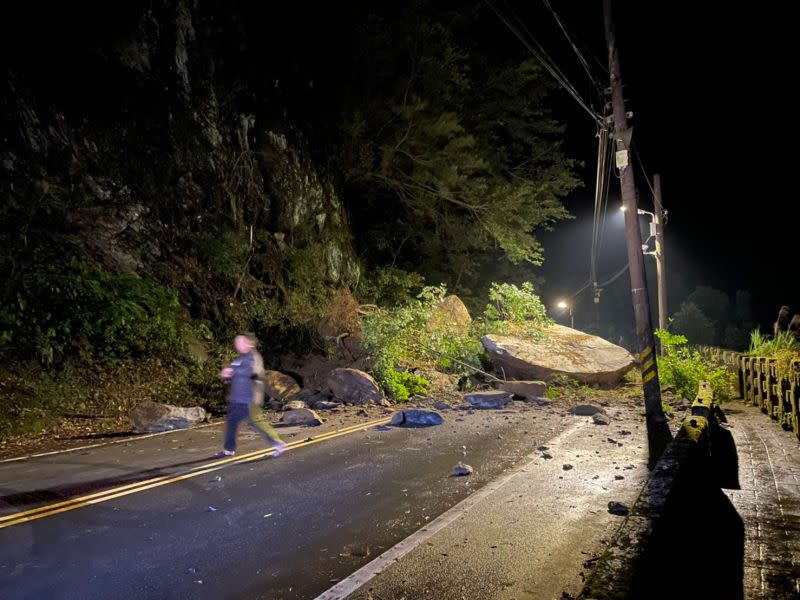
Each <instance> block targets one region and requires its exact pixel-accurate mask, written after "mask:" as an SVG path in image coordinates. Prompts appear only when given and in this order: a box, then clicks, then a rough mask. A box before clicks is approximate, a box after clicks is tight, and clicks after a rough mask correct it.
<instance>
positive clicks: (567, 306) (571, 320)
mask: <svg viewBox="0 0 800 600" xmlns="http://www.w3.org/2000/svg"><path fill="white" fill-rule="evenodd" d="M557 306H558V308H560V309H561V310H567V309H569V326H570V327H572V329H575V315H574V314H573V312H572V305H571V304H567V302H566V301H564V300H561V301H560V302H559V303H558V304H557Z"/></svg>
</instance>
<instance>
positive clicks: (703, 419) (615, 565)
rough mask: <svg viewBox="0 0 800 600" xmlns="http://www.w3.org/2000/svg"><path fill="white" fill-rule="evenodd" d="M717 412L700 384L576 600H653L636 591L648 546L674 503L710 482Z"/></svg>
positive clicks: (706, 390)
mask: <svg viewBox="0 0 800 600" xmlns="http://www.w3.org/2000/svg"><path fill="white" fill-rule="evenodd" d="M715 409H716V407H715V406H714V404H713V396H711V395H710V387H707V388H704V387H702V384H701V389H700V391H699V392H698V397H697V400H696V401H695V403H694V404H693V406H692V415H691V416H687V417H686V418H685V419H684V420H683V423H682V424H681V429H680V431H679V432H678V435H677V436H676V437H675V439H674V440H673V441H672V442H671V443H670V444H669V446H668V447H667V449H666V451H665V452H664V455H663V456H662V457H661V459H660V460H659V461H658V464H656V466H655V468H654V469H653V472H652V473H651V474H650V478H649V479H648V480H647V482H646V483H645V485H644V487H643V488H642V491H641V493H640V494H639V497H638V498H637V499H636V502H635V503H634V505H633V507H632V508H631V510H630V513H629V514H628V516H627V517H626V518H625V520H624V522H623V523H622V525H621V526H620V528H619V529H618V530H617V533H616V534H615V536H614V539H613V540H612V541H611V542H610V544H609V547H608V549H607V550H606V552H605V553H604V554H603V555H602V556H601V557H600V558H599V560H598V561H597V562H596V563H595V565H594V568H593V569H592V571H591V572H590V573H589V574H588V575H587V577H586V581H585V584H584V588H583V590H582V591H581V594H580V595H579V596H578V598H579V599H580V600H620V599H623V598H645V597H652V596H650V594H647V593H646V594H645V595H642V594H643V593H644V591H643V590H641V589H638V588H639V587H640V585H639V583H638V580H639V579H640V578H641V575H640V572H641V571H642V570H643V569H642V567H643V562H644V561H645V560H646V556H645V554H646V551H647V549H648V547H649V546H650V544H651V542H653V540H654V538H655V537H656V536H658V530H659V528H660V527H661V528H663V527H664V526H665V525H664V523H666V522H667V521H669V515H668V513H669V512H670V506H671V504H672V503H673V502H674V501H676V498H679V497H682V496H683V495H684V494H686V493H691V490H692V489H693V488H694V487H695V486H696V483H697V482H698V481H706V482H707V481H710V480H713V479H714V477H713V475H712V474H711V472H710V462H711V461H710V460H709V459H710V456H709V454H710V453H709V448H710V444H709V436H710V429H711V428H714V427H717V426H718V424H717V420H716V410H715Z"/></svg>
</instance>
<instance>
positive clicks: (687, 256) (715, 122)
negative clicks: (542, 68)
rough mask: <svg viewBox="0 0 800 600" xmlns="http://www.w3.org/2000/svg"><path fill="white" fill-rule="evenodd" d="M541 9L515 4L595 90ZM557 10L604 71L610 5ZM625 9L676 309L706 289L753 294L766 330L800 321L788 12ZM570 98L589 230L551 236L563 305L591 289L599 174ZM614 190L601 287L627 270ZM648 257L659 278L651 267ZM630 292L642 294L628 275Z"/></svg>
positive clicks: (577, 227) (589, 132)
mask: <svg viewBox="0 0 800 600" xmlns="http://www.w3.org/2000/svg"><path fill="white" fill-rule="evenodd" d="M541 4H542V3H540V2H534V3H523V2H515V3H511V4H510V6H512V7H513V8H514V10H516V11H517V12H518V13H519V14H520V15H521V16H524V18H525V20H526V22H527V24H528V28H529V30H531V31H532V32H533V33H534V34H535V35H536V36H537V37H538V38H539V39H540V41H541V42H542V44H543V45H544V46H545V47H546V49H547V50H548V52H549V53H550V54H551V55H552V56H553V57H554V58H555V60H556V61H557V62H558V63H559V64H560V65H564V67H563V68H564V69H565V70H568V71H569V73H570V77H571V79H572V80H573V83H575V84H576V85H579V86H580V85H584V86H585V82H586V81H587V78H586V77H585V76H583V72H582V71H581V70H580V68H579V66H578V64H577V62H576V61H575V60H574V58H573V56H572V55H571V53H570V50H569V47H568V46H567V44H566V40H565V39H564V38H563V37H559V35H557V31H555V30H554V29H553V24H552V19H551V18H550V20H549V21H548V13H547V12H545V11H544V9H542V10H540V9H541V6H537V5H541ZM552 4H553V7H554V8H555V9H556V11H557V12H559V14H561V16H562V18H563V19H564V20H565V21H566V22H567V24H568V25H569V26H570V28H571V29H573V31H574V32H575V33H576V34H577V36H578V37H579V38H580V39H581V41H582V42H583V43H584V44H586V46H587V47H588V48H589V49H591V50H592V51H593V54H594V55H595V56H596V57H597V58H598V59H599V60H600V61H602V62H603V63H604V64H605V61H606V55H605V47H604V38H603V21H602V14H601V8H600V7H601V2H600V1H599V0H598V1H597V2H580V3H575V2H565V1H560V2H559V1H553V2H552ZM578 5H580V6H578ZM614 5H615V15H616V17H617V37H618V42H619V44H620V53H621V60H622V75H623V81H624V83H625V85H626V98H627V100H628V109H629V110H633V111H634V118H633V120H632V121H631V125H633V127H634V144H635V145H637V146H638V149H639V152H640V155H641V158H642V161H643V162H644V166H645V167H646V169H647V170H648V171H649V173H650V174H651V175H652V174H653V173H656V172H657V173H660V174H661V176H662V184H663V185H662V187H663V196H664V204H665V207H666V208H667V209H668V210H669V224H668V226H667V228H666V230H665V235H666V241H665V244H666V246H667V260H668V261H669V263H668V265H667V267H668V269H669V272H668V278H669V285H668V287H669V288H670V290H669V291H670V294H671V299H670V300H671V303H672V304H671V311H672V310H677V308H678V302H677V301H679V300H681V297H682V296H683V295H685V293H686V292H688V291H691V289H693V288H694V286H695V285H698V284H700V285H711V286H714V287H717V288H720V289H722V290H724V291H726V292H728V293H731V294H732V293H734V292H735V291H736V290H737V289H747V290H749V291H751V293H752V294H753V304H754V309H755V311H756V312H755V316H756V318H757V319H758V320H759V321H761V323H762V325H767V324H768V323H770V322H771V320H774V315H775V314H776V313H777V310H778V307H779V306H780V305H781V304H789V305H790V306H791V307H792V309H793V310H794V311H795V312H800V285H799V284H798V277H797V275H796V270H795V269H793V268H792V263H793V260H792V259H793V258H794V256H795V249H796V247H797V246H796V239H795V235H796V234H795V230H796V222H797V210H796V208H795V207H796V206H797V204H796V202H797V200H796V198H795V197H794V190H793V189H791V188H790V185H791V184H790V177H793V176H794V172H793V169H792V167H793V166H794V159H795V157H796V154H797V153H796V150H795V140H796V137H795V134H796V132H797V125H796V121H795V118H794V110H793V109H794V104H795V103H796V102H795V99H794V97H793V95H791V94H790V93H789V88H790V86H792V85H793V82H792V81H791V72H793V71H794V69H793V68H792V67H791V66H789V64H790V63H789V61H790V57H792V56H794V55H795V54H796V50H795V49H794V48H793V47H792V43H791V40H792V37H793V36H794V35H796V34H795V33H794V32H792V31H790V27H791V25H790V23H792V21H791V19H789V17H788V14H787V11H786V9H785V8H782V7H781V8H777V6H778V5H779V4H778V3H769V2H762V3H758V4H742V6H741V7H734V5H733V4H732V3H727V2H721V1H706V2H685V1H684V2H673V1H670V2H665V1H660V2H641V1H639V2H635V1H630V0H618V1H617V2H615V3H614ZM547 31H550V33H546V32H547ZM540 32H541V33H540ZM584 89H587V88H586V87H584ZM562 97H563V102H564V103H568V104H570V105H571V106H570V107H569V108H568V109H567V108H566V107H565V110H564V111H562V112H563V115H562V117H561V118H562V119H563V120H565V121H566V122H567V123H568V138H567V143H568V148H569V149H570V150H571V151H572V153H573V154H574V155H576V156H577V157H579V158H581V159H583V160H585V162H586V175H587V176H586V178H585V180H586V181H587V188H586V189H584V190H583V191H581V192H578V193H576V194H574V195H573V196H572V197H571V198H570V199H569V201H568V203H567V204H568V207H569V208H570V210H571V211H572V212H573V213H574V214H575V215H576V216H577V219H576V221H573V222H570V223H567V224H561V225H559V226H557V229H556V231H555V232H554V233H552V234H546V235H543V236H542V240H543V242H544V243H545V249H546V255H547V257H548V260H547V262H546V264H545V266H544V267H543V269H542V272H543V274H544V275H545V277H546V285H545V287H544V290H543V292H544V295H545V299H546V300H551V301H552V299H553V298H554V297H555V296H556V295H559V294H562V293H565V292H570V291H575V290H576V289H577V287H579V286H580V285H581V284H582V283H583V282H584V281H585V280H586V279H588V269H589V267H588V264H589V258H588V255H589V240H590V233H591V214H592V198H591V194H592V193H593V192H592V185H591V184H592V182H593V176H594V168H595V164H596V163H595V152H596V145H595V140H594V139H593V135H594V125H593V124H592V122H591V120H590V119H589V117H588V116H587V115H585V113H583V112H581V109H579V108H577V105H576V104H575V103H574V101H573V100H572V99H571V98H569V97H568V96H567V95H566V94H563V95H562ZM573 109H574V110H573ZM635 174H636V179H637V187H638V188H639V191H640V198H641V206H642V207H643V208H645V209H650V210H651V209H652V208H651V206H652V205H651V203H650V193H649V190H648V189H647V186H646V184H645V182H644V180H643V179H644V178H643V176H642V173H641V171H640V170H638V167H637V170H636V172H635ZM611 190H612V199H611V201H610V203H609V207H610V208H609V217H612V218H613V220H610V221H609V222H608V224H607V226H606V236H607V238H608V242H607V248H606V250H605V251H604V252H603V254H602V256H601V258H600V261H601V262H600V266H599V277H601V278H602V277H604V275H605V274H607V273H612V272H614V271H616V270H617V269H618V267H619V265H623V264H624V263H625V261H626V257H625V251H624V245H623V243H622V242H621V240H620V239H619V237H618V236H621V234H622V222H621V219H619V218H618V216H617V215H616V214H615V213H613V212H612V210H611V207H612V205H613V208H614V209H615V210H616V207H617V206H618V205H619V200H618V194H619V185H618V182H617V180H616V179H614V180H613V181H612V187H611ZM581 251H583V253H581ZM645 259H646V263H647V264H648V267H652V262H653V260H652V258H651V257H645ZM653 270H654V269H653ZM619 284H620V285H625V286H627V285H628V284H629V280H628V278H627V275H626V276H624V277H623V278H621V279H620V281H619ZM577 302H578V303H577V309H578V310H580V309H581V307H582V306H583V308H587V307H588V306H589V302H590V298H589V296H588V295H586V294H584V295H582V296H579V297H578V300H577Z"/></svg>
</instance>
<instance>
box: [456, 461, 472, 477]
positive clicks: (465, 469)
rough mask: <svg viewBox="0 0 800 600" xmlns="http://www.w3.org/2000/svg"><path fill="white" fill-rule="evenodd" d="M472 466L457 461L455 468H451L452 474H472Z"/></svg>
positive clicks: (457, 475) (463, 475)
mask: <svg viewBox="0 0 800 600" xmlns="http://www.w3.org/2000/svg"><path fill="white" fill-rule="evenodd" d="M473 472H474V471H473V469H472V467H470V466H469V465H465V464H464V463H462V462H460V463H458V464H457V465H456V466H455V468H454V469H453V475H454V476H456V477H465V476H467V475H472V473H473Z"/></svg>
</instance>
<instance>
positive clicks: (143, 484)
mask: <svg viewBox="0 0 800 600" xmlns="http://www.w3.org/2000/svg"><path fill="white" fill-rule="evenodd" d="M389 421H391V417H385V418H383V419H378V420H376V421H370V422H368V423H359V424H358V425H351V426H349V427H344V428H342V429H337V430H335V431H329V432H327V433H323V434H321V435H319V436H317V437H309V438H306V439H304V440H298V441H296V442H290V443H289V444H287V446H286V450H287V451H288V450H294V449H296V448H300V447H305V446H310V445H312V444H318V443H319V442H324V441H327V440H330V439H333V438H336V437H340V436H343V435H347V434H349V433H355V432H357V431H362V430H364V429H369V428H370V427H376V426H379V425H386V424H387V423H389ZM274 452H275V449H274V448H267V449H264V450H257V451H255V452H250V453H248V454H242V455H241V456H233V457H231V458H223V459H221V460H218V461H214V462H211V463H209V464H206V465H199V466H197V467H192V468H191V469H188V470H187V471H185V472H183V473H181V474H179V475H162V476H160V477H153V478H152V479H145V480H143V481H138V482H136V483H129V484H127V485H121V486H118V487H113V488H109V489H107V490H103V491H100V492H95V493H94V494H88V495H86V496H78V497H75V498H70V499H69V500H64V501H63V502H56V503H53V504H47V505H45V506H40V507H38V508H31V509H29V510H24V511H21V512H17V513H14V514H11V515H5V516H2V517H0V529H4V528H6V527H13V526H14V525H21V524H22V523H28V522H30V521H35V520H36V519H43V518H45V517H52V516H54V515H57V514H60V513H63V512H67V511H70V510H75V509H76V508H82V507H84V506H91V505H93V504H100V503H101V502H108V501H109V500H114V499H115V498H120V497H122V496H128V495H130V494H137V493H139V492H144V491H145V490H150V489H153V488H156V487H160V486H162V485H168V484H170V483H177V482H179V481H185V480H186V479H191V478H193V477H199V476H200V475H206V474H208V473H211V472H213V471H217V470H219V469H224V468H225V467H229V466H231V465H233V464H241V463H246V462H250V461H253V460H258V459H259V458H263V457H265V456H268V455H270V454H273V453H274Z"/></svg>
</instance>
